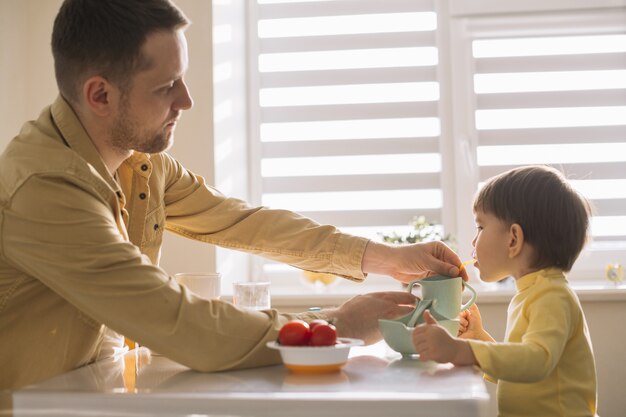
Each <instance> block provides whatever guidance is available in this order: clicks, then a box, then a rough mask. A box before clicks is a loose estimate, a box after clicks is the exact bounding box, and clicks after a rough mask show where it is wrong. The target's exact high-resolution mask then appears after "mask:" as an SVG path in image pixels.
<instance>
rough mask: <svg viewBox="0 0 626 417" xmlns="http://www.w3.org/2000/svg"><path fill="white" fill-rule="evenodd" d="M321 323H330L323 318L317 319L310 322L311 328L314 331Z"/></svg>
mask: <svg viewBox="0 0 626 417" xmlns="http://www.w3.org/2000/svg"><path fill="white" fill-rule="evenodd" d="M320 324H325V325H328V322H327V321H326V320H322V319H315V320H313V321H311V322H309V328H310V329H311V331H313V329H315V327H316V326H319V325H320Z"/></svg>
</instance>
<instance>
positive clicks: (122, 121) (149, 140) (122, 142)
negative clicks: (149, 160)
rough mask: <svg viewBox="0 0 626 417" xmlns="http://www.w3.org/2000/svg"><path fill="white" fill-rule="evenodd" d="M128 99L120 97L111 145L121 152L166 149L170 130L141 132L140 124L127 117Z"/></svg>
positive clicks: (153, 151)
mask: <svg viewBox="0 0 626 417" xmlns="http://www.w3.org/2000/svg"><path fill="white" fill-rule="evenodd" d="M128 108H129V105H128V101H127V100H126V99H122V101H121V103H120V113H119V117H118V118H117V119H116V120H115V123H114V124H113V127H112V128H111V146H113V148H115V149H116V150H117V151H120V152H121V153H126V152H128V151H131V150H132V151H138V152H143V153H158V152H163V151H165V150H167V149H168V148H169V147H170V145H171V141H170V137H171V136H172V135H173V134H174V133H173V132H172V131H170V132H166V131H165V129H163V130H161V131H160V132H157V133H148V132H142V131H141V129H140V126H138V124H137V123H136V122H134V121H132V120H131V119H130V118H129V117H128V113H129V112H128Z"/></svg>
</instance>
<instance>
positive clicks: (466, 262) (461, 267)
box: [459, 259, 476, 272]
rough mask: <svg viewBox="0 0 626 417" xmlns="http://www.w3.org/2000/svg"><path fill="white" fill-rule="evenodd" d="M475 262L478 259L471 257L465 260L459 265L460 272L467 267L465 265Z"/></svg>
mask: <svg viewBox="0 0 626 417" xmlns="http://www.w3.org/2000/svg"><path fill="white" fill-rule="evenodd" d="M474 262H476V259H470V260H469V261H465V262H463V263H462V264H461V266H459V272H461V271H462V270H464V269H465V265H470V264H473V263H474Z"/></svg>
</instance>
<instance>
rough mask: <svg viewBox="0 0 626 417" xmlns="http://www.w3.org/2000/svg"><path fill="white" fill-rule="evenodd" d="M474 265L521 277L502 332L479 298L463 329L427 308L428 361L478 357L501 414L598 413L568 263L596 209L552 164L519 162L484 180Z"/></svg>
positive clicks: (489, 275)
mask: <svg viewBox="0 0 626 417" xmlns="http://www.w3.org/2000/svg"><path fill="white" fill-rule="evenodd" d="M474 214H475V218H476V224H477V229H478V230H477V232H476V237H475V238H474V240H473V242H472V245H473V246H474V249H475V258H476V260H477V262H476V263H475V264H474V265H475V266H476V268H479V269H480V278H481V279H482V280H483V281H485V282H495V281H500V280H502V279H504V278H506V277H508V276H512V277H513V278H515V285H516V288H517V291H516V294H515V296H514V297H513V299H512V300H511V303H510V305H509V308H508V317H507V326H506V340H505V341H504V342H496V341H495V340H494V339H493V338H492V337H491V336H490V335H489V334H488V333H487V332H486V331H485V330H484V329H483V327H482V322H481V318H480V313H479V312H478V308H476V307H475V306H474V307H473V308H472V309H471V310H470V311H469V314H467V315H466V317H465V319H467V320H468V322H469V323H468V327H467V329H466V330H465V332H463V333H462V334H461V335H460V336H459V337H458V338H455V337H452V336H450V335H449V334H448V333H447V332H446V331H445V330H444V329H443V328H442V327H440V326H438V325H437V323H436V321H435V320H434V319H433V317H432V315H430V313H429V312H428V313H425V314H424V315H425V319H426V323H425V324H423V325H421V326H418V327H417V328H416V329H415V330H414V332H413V343H414V344H415V347H416V349H417V351H418V353H419V354H420V357H421V358H422V359H423V360H434V361H436V362H441V363H445V362H452V363H453V364H455V365H477V366H478V367H480V369H481V370H482V371H483V372H484V373H485V377H486V378H487V379H488V380H491V381H492V382H496V383H497V384H498V387H497V400H498V414H499V415H500V416H542V417H547V416H595V415H596V402H597V393H596V370H595V363H594V357H593V351H592V348H591V341H590V338H589V332H588V329H587V323H586V321H585V316H584V314H583V311H582V309H581V306H580V302H579V300H578V297H577V296H576V294H575V293H574V292H573V291H572V290H571V289H570V288H569V286H568V283H567V280H566V278H565V272H568V271H569V270H570V269H571V268H572V264H573V263H574V261H575V260H576V258H577V257H578V255H579V253H580V251H581V250H582V248H583V246H584V244H585V241H586V236H587V227H588V225H589V216H590V209H589V205H588V203H587V201H586V200H585V199H584V198H583V197H581V196H580V195H579V194H577V193H576V192H575V191H574V190H573V189H572V188H571V186H570V185H569V184H568V183H567V181H566V180H565V178H564V177H563V176H562V175H561V174H560V173H559V172H558V171H556V170H554V169H551V168H547V167H543V166H528V167H521V168H516V169H513V170H510V171H508V172H505V173H503V174H501V175H498V176H496V177H494V178H492V179H491V180H489V181H488V182H487V184H486V185H485V186H484V187H483V188H482V189H481V190H480V191H479V192H478V194H477V196H476V198H475V201H474Z"/></svg>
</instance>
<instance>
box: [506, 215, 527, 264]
mask: <svg viewBox="0 0 626 417" xmlns="http://www.w3.org/2000/svg"><path fill="white" fill-rule="evenodd" d="M523 247H524V230H522V226H520V225H519V224H517V223H513V224H512V225H511V226H510V227H509V258H514V257H516V256H517V255H519V254H520V252H521V251H522V248H523Z"/></svg>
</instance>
